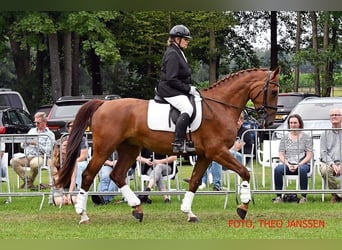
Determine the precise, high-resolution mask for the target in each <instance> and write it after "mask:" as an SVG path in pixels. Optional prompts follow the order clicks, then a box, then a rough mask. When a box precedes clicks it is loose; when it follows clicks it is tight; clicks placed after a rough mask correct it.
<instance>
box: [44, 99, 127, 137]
mask: <svg viewBox="0 0 342 250" xmlns="http://www.w3.org/2000/svg"><path fill="white" fill-rule="evenodd" d="M119 98H121V97H120V96H119V95H91V96H85V95H83V96H63V97H60V98H59V99H58V100H57V101H56V102H55V103H54V104H53V106H52V108H51V110H50V113H49V115H48V122H47V126H48V127H49V129H50V130H51V131H52V132H54V133H55V137H56V139H58V138H60V137H61V135H62V134H63V133H65V132H66V128H65V124H66V122H68V121H70V120H73V119H75V116H76V114H77V112H78V110H79V109H80V108H81V106H82V105H83V104H84V103H86V102H87V101H89V100H92V99H103V100H114V99H119Z"/></svg>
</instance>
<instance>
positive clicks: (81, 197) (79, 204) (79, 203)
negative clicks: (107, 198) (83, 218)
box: [75, 188, 88, 215]
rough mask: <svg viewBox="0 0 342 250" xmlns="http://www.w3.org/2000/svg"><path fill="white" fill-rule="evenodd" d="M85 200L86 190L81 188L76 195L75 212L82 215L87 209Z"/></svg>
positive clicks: (86, 197)
mask: <svg viewBox="0 0 342 250" xmlns="http://www.w3.org/2000/svg"><path fill="white" fill-rule="evenodd" d="M87 200H88V192H86V191H85V190H83V189H82V188H81V189H80V191H79V192H78V194H77V197H76V204H75V210H76V213H78V214H80V215H82V214H83V212H85V211H86V210H87Z"/></svg>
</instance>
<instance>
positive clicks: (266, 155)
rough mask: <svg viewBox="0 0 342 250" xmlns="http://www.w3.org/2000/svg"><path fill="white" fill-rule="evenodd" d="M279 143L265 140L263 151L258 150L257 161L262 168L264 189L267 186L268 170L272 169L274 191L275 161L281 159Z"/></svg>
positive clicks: (278, 141)
mask: <svg viewBox="0 0 342 250" xmlns="http://www.w3.org/2000/svg"><path fill="white" fill-rule="evenodd" d="M279 143H280V140H264V141H263V143H262V149H260V148H257V150H256V151H257V155H256V158H257V161H258V163H259V164H260V165H261V168H262V183H261V184H262V187H265V185H266V168H270V169H271V185H272V189H274V184H273V166H272V164H274V161H276V160H277V159H279V152H278V151H279Z"/></svg>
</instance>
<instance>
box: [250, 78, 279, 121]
mask: <svg viewBox="0 0 342 250" xmlns="http://www.w3.org/2000/svg"><path fill="white" fill-rule="evenodd" d="M270 75H271V71H268V74H267V78H266V82H265V84H264V87H263V88H262V89H260V91H259V92H258V94H257V95H256V96H255V97H254V98H252V99H251V100H252V102H253V103H254V101H255V100H256V99H257V98H258V96H259V95H260V94H261V93H262V92H263V93H264V96H263V101H262V105H261V106H260V107H258V108H256V109H255V112H256V113H257V114H258V116H259V117H260V119H261V121H262V122H261V123H264V122H265V121H266V119H267V117H268V114H267V112H266V109H272V110H274V111H273V112H272V113H271V114H274V113H275V112H276V110H277V106H272V105H268V104H267V95H268V87H269V85H270V84H274V85H276V86H277V87H279V83H277V82H274V81H271V80H270Z"/></svg>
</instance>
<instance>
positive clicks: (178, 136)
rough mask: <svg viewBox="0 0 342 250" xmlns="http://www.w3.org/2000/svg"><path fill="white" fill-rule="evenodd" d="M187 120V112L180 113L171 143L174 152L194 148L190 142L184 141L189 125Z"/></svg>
mask: <svg viewBox="0 0 342 250" xmlns="http://www.w3.org/2000/svg"><path fill="white" fill-rule="evenodd" d="M189 122H190V117H189V115H188V114H187V113H183V114H181V115H180V116H179V117H178V119H177V122H176V133H175V141H174V143H172V145H173V152H174V153H180V152H184V153H185V152H188V153H190V152H195V148H194V145H193V143H192V142H190V143H185V136H186V129H187V127H188V125H189ZM184 147H185V148H184Z"/></svg>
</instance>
